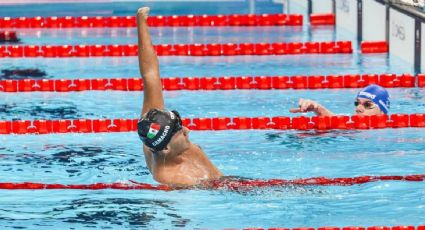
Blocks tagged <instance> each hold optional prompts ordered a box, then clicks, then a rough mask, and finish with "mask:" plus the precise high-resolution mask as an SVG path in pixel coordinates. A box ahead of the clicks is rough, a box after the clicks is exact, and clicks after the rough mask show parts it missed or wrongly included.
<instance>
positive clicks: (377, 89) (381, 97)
mask: <svg viewBox="0 0 425 230" xmlns="http://www.w3.org/2000/svg"><path fill="white" fill-rule="evenodd" d="M357 98H365V99H369V100H371V101H373V103H375V104H376V105H378V106H379V108H380V109H381V111H382V112H384V113H385V114H388V110H389V109H390V95H389V94H388V91H387V90H386V89H384V88H383V87H381V86H379V85H375V84H371V85H369V86H367V87H366V88H364V89H362V90H361V91H360V92H359V93H358V94H357Z"/></svg>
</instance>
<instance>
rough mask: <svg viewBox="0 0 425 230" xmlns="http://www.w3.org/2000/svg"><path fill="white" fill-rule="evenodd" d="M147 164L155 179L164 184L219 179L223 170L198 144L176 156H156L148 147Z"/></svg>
mask: <svg viewBox="0 0 425 230" xmlns="http://www.w3.org/2000/svg"><path fill="white" fill-rule="evenodd" d="M143 149H144V152H145V158H146V164H147V165H148V167H149V170H150V171H151V173H152V175H153V177H154V179H155V180H156V181H158V182H160V183H162V184H171V185H195V184H199V183H200V182H201V181H203V180H212V179H218V178H220V177H221V176H222V174H221V172H220V171H219V170H218V169H217V168H216V167H215V166H214V165H213V164H212V163H211V161H210V160H209V159H208V157H207V156H206V155H205V153H204V152H203V151H202V149H200V148H199V147H198V146H196V145H194V144H190V148H189V149H188V150H186V151H185V152H183V153H182V154H180V155H178V156H175V157H172V158H171V157H169V158H167V157H165V158H164V157H163V156H154V154H153V153H152V152H151V151H150V150H149V149H148V148H146V147H144V148H143Z"/></svg>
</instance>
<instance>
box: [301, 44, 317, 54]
mask: <svg viewBox="0 0 425 230" xmlns="http://www.w3.org/2000/svg"><path fill="white" fill-rule="evenodd" d="M302 49H303V50H304V52H303V53H308V54H315V53H320V43H319V42H306V43H304V46H303V47H302Z"/></svg>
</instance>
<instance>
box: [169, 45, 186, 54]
mask: <svg viewBox="0 0 425 230" xmlns="http://www.w3.org/2000/svg"><path fill="white" fill-rule="evenodd" d="M173 49H174V50H175V53H174V55H177V56H187V55H189V46H188V45H187V44H176V45H173Z"/></svg>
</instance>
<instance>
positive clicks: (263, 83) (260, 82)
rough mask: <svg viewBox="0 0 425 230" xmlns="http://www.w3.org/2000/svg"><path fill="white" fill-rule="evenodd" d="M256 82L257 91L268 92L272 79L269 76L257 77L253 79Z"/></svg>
mask: <svg viewBox="0 0 425 230" xmlns="http://www.w3.org/2000/svg"><path fill="white" fill-rule="evenodd" d="M254 80H255V82H257V89H262V90H268V89H271V88H272V78H271V77H269V76H259V77H255V78H254Z"/></svg>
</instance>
